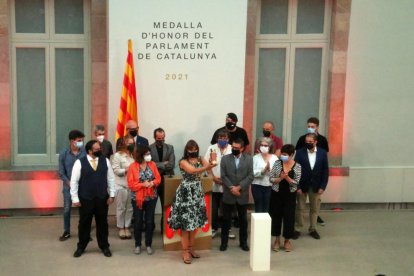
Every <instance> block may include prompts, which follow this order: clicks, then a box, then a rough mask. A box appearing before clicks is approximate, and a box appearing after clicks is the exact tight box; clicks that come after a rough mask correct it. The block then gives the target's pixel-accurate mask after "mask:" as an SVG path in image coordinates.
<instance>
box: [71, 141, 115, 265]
mask: <svg viewBox="0 0 414 276" xmlns="http://www.w3.org/2000/svg"><path fill="white" fill-rule="evenodd" d="M85 150H86V152H87V155H86V156H85V157H83V158H81V159H79V160H76V162H75V164H74V165H73V170H72V177H71V179H70V194H71V196H72V202H73V206H75V207H79V226H78V233H79V242H78V246H77V249H76V251H75V253H74V254H73V256H74V257H75V258H77V257H80V256H81V255H82V254H83V252H84V251H85V249H86V246H87V245H88V243H89V236H90V233H91V224H92V218H93V217H95V223H96V238H97V241H98V245H99V248H100V249H101V250H102V253H103V254H104V256H105V257H111V256H112V253H111V251H110V250H109V243H108V206H109V205H110V204H112V203H113V202H114V197H115V175H114V172H113V170H112V167H111V164H110V163H109V160H108V159H107V158H105V157H104V156H102V149H101V145H100V144H99V142H98V141H97V140H91V141H89V142H88V143H86V145H85Z"/></svg>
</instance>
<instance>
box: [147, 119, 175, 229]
mask: <svg viewBox="0 0 414 276" xmlns="http://www.w3.org/2000/svg"><path fill="white" fill-rule="evenodd" d="M154 139H155V142H154V143H152V144H151V145H150V146H149V148H150V150H151V159H152V161H154V162H155V164H156V165H157V169H158V171H159V172H160V175H161V184H160V185H159V186H158V187H157V193H158V196H159V198H160V201H161V210H162V212H163V213H162V216H161V233H162V229H163V227H162V226H163V215H164V177H165V175H169V176H171V175H174V167H175V154H174V147H173V146H172V145H168V144H166V143H165V131H164V130H163V129H162V128H160V127H159V128H157V129H155V130H154Z"/></svg>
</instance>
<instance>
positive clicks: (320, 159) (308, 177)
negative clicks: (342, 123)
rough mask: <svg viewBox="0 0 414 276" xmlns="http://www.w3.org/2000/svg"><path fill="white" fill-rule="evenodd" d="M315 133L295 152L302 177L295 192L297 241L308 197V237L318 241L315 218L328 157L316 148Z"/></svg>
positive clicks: (324, 187)
mask: <svg viewBox="0 0 414 276" xmlns="http://www.w3.org/2000/svg"><path fill="white" fill-rule="evenodd" d="M317 143H318V142H317V137H316V134H315V133H309V134H307V135H306V138H305V147H304V148H301V149H298V150H297V151H296V156H295V161H296V162H298V163H299V164H300V165H301V166H302V175H301V179H300V181H299V185H298V190H297V208H296V225H295V232H294V234H293V239H297V238H298V237H299V236H300V234H301V230H302V227H303V213H304V211H305V206H306V198H307V197H309V208H310V211H309V221H310V225H309V235H310V236H311V237H313V238H314V239H317V240H318V239H320V235H319V233H318V232H317V231H316V223H317V217H318V215H319V210H320V206H321V200H320V197H321V195H322V194H323V193H324V191H325V190H326V186H327V185H328V178H329V167H328V156H327V153H326V151H325V150H324V149H322V148H319V147H317Z"/></svg>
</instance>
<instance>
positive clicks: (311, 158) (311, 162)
mask: <svg viewBox="0 0 414 276" xmlns="http://www.w3.org/2000/svg"><path fill="white" fill-rule="evenodd" d="M316 151H317V148H316V147H315V150H314V151H313V152H310V151H309V150H308V158H309V165H310V167H311V169H312V170H313V167H315V162H316Z"/></svg>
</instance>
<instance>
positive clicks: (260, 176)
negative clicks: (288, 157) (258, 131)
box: [251, 137, 278, 213]
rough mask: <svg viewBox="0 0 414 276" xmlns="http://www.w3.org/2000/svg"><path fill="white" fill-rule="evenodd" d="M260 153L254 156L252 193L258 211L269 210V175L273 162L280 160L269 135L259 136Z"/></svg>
mask: <svg viewBox="0 0 414 276" xmlns="http://www.w3.org/2000/svg"><path fill="white" fill-rule="evenodd" d="M259 145H260V146H259V151H260V153H258V154H256V155H255V156H253V173H254V180H253V183H252V186H251V187H252V195H253V199H254V210H255V212H256V213H266V212H269V204H270V195H271V187H272V183H270V180H269V175H270V170H271V169H272V167H273V164H274V163H275V162H276V161H277V160H278V158H277V156H276V155H275V154H272V153H271V152H273V141H272V139H270V138H268V137H262V138H259Z"/></svg>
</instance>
